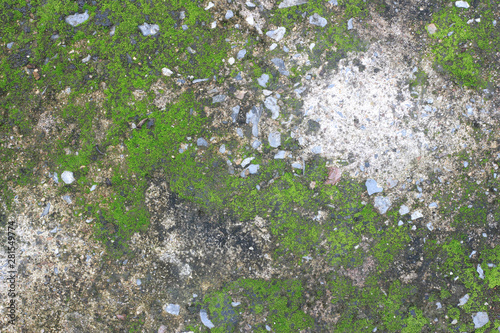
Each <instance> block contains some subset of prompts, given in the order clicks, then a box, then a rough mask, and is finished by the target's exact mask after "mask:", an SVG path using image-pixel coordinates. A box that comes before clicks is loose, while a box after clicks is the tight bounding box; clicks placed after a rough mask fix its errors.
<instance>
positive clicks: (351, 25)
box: [347, 18, 354, 30]
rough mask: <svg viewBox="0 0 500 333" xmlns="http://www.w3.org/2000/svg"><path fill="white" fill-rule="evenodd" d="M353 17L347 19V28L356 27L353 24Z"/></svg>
mask: <svg viewBox="0 0 500 333" xmlns="http://www.w3.org/2000/svg"><path fill="white" fill-rule="evenodd" d="M352 22H353V19H352V18H350V19H349V21H347V30H352V29H354V25H353V23H352Z"/></svg>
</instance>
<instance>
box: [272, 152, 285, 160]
mask: <svg viewBox="0 0 500 333" xmlns="http://www.w3.org/2000/svg"><path fill="white" fill-rule="evenodd" d="M284 158H285V151H284V150H280V151H279V152H277V153H276V155H274V159H275V160H282V159H284Z"/></svg>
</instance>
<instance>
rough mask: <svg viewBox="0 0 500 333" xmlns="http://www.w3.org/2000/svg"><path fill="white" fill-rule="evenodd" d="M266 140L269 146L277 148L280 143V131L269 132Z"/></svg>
mask: <svg viewBox="0 0 500 333" xmlns="http://www.w3.org/2000/svg"><path fill="white" fill-rule="evenodd" d="M268 140H269V145H270V146H271V147H274V148H278V147H279V146H280V145H281V133H280V132H277V131H274V132H271V133H269V136H268Z"/></svg>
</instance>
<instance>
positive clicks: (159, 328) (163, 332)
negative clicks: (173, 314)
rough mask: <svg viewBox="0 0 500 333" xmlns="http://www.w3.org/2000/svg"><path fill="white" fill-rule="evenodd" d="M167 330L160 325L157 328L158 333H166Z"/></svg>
mask: <svg viewBox="0 0 500 333" xmlns="http://www.w3.org/2000/svg"><path fill="white" fill-rule="evenodd" d="M167 329H168V327H167V326H165V325H161V326H160V327H158V333H167Z"/></svg>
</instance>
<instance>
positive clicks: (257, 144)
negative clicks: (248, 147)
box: [252, 140, 262, 149]
mask: <svg viewBox="0 0 500 333" xmlns="http://www.w3.org/2000/svg"><path fill="white" fill-rule="evenodd" d="M261 144H262V142H260V141H259V140H255V141H254V142H252V148H253V149H257V148H259V147H260V145H261Z"/></svg>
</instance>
